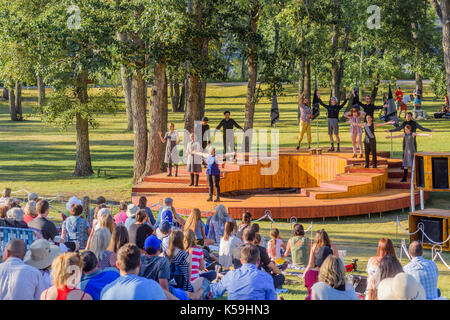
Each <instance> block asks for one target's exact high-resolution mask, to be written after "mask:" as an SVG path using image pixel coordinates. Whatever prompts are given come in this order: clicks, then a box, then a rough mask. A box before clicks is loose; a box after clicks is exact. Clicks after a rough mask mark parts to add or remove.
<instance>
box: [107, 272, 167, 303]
mask: <svg viewBox="0 0 450 320" xmlns="http://www.w3.org/2000/svg"><path fill="white" fill-rule="evenodd" d="M101 300H166V295H165V294H164V291H163V289H162V288H161V286H160V285H159V284H158V283H157V282H156V281H154V280H151V279H146V278H143V277H139V276H136V275H134V274H127V275H125V276H120V277H119V278H117V279H116V280H114V281H113V282H111V283H110V284H108V285H106V287H105V288H104V289H103V290H102V293H101Z"/></svg>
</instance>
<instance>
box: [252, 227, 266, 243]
mask: <svg viewBox="0 0 450 320" xmlns="http://www.w3.org/2000/svg"><path fill="white" fill-rule="evenodd" d="M251 228H252V229H253V231H255V233H256V235H258V234H259V236H260V237H261V243H260V244H259V245H260V246H261V247H263V248H267V242H266V238H264V236H263V235H261V234H260V233H259V224H257V223H253V224H252V225H251Z"/></svg>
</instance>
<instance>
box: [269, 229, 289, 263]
mask: <svg viewBox="0 0 450 320" xmlns="http://www.w3.org/2000/svg"><path fill="white" fill-rule="evenodd" d="M270 238H271V239H270V240H269V242H268V243H267V254H268V255H269V257H270V258H271V259H272V260H273V261H274V262H275V264H277V265H282V264H283V263H284V262H285V260H284V258H283V252H284V251H285V250H286V246H285V244H284V242H283V240H281V238H280V231H279V230H278V229H277V228H273V229H272V230H270Z"/></svg>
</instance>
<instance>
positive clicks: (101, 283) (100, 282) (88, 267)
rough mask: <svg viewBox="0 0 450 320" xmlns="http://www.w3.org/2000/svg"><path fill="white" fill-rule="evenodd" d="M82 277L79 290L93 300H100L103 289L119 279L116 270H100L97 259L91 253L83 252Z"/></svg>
mask: <svg viewBox="0 0 450 320" xmlns="http://www.w3.org/2000/svg"><path fill="white" fill-rule="evenodd" d="M81 257H82V259H83V276H82V277H81V281H80V286H79V289H81V290H82V291H83V292H86V293H88V294H90V295H91V297H92V299H93V300H100V294H101V292H102V290H103V288H104V287H105V286H106V285H107V284H110V283H111V282H113V281H114V280H116V279H117V278H118V277H120V274H119V271H118V270H117V269H116V268H109V269H108V268H107V269H104V270H103V271H102V270H100V268H99V264H98V260H97V257H96V256H95V254H94V253H93V252H92V251H84V252H83V253H82V255H81Z"/></svg>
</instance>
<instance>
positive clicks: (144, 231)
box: [128, 209, 153, 253]
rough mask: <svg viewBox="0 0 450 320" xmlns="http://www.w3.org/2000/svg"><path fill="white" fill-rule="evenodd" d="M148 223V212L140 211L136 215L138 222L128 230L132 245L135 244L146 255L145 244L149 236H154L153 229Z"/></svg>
mask: <svg viewBox="0 0 450 320" xmlns="http://www.w3.org/2000/svg"><path fill="white" fill-rule="evenodd" d="M147 221H148V215H147V211H146V210H145V209H140V210H139V211H138V212H137V213H136V222H135V223H134V224H132V225H131V226H130V228H129V229H128V234H129V237H130V243H134V244H135V245H137V246H138V248H139V249H141V251H142V253H144V251H145V250H144V242H145V239H147V237H148V236H150V235H151V234H153V229H152V227H150V226H149V225H148V224H147V223H146V222H147Z"/></svg>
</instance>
